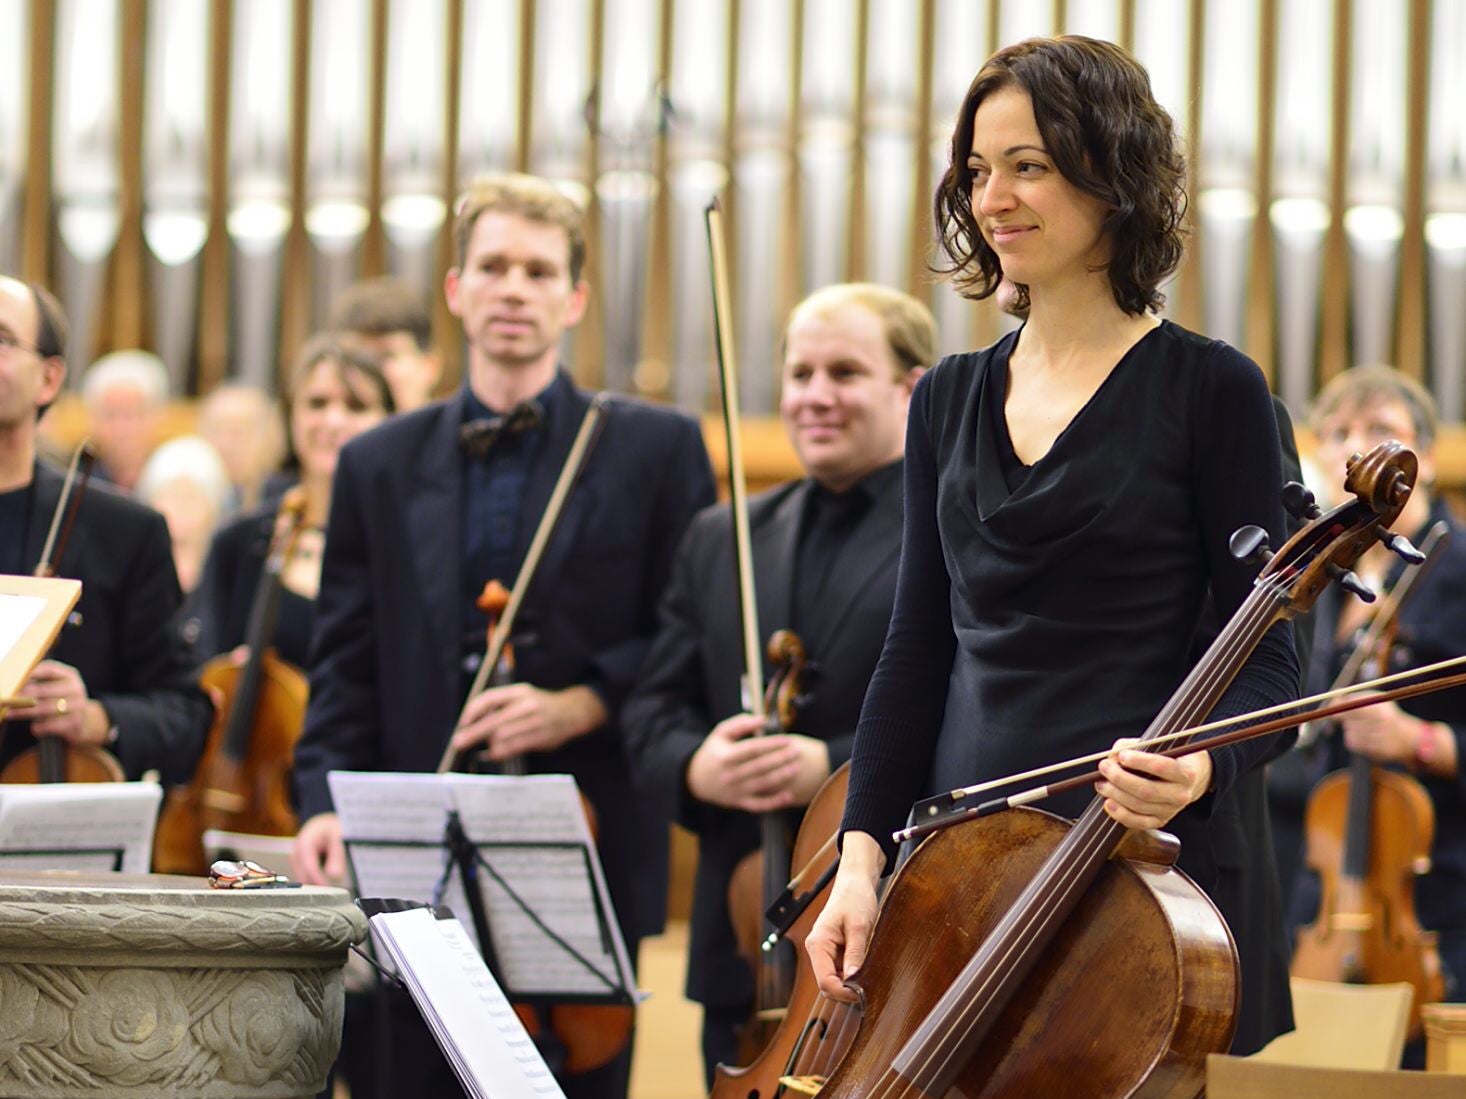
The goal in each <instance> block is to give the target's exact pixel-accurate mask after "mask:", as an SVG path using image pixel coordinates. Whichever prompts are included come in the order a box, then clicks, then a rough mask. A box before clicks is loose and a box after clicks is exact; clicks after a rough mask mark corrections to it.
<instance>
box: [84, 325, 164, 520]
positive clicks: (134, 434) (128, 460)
mask: <svg viewBox="0 0 1466 1099" xmlns="http://www.w3.org/2000/svg"><path fill="white" fill-rule="evenodd" d="M81 397H82V404H83V405H85V407H86V412H87V433H88V434H89V435H90V436H91V439H92V445H93V446H94V447H95V448H96V451H97V471H96V473H97V476H99V477H102V478H104V479H105V480H108V481H111V482H112V483H113V484H114V485H116V486H117V487H118V488H120V489H122V490H123V491H124V492H131V491H132V490H133V487H134V486H135V485H136V484H137V479H138V477H139V476H141V474H142V471H143V463H145V462H146V461H147V460H148V455H149V454H151V453H152V452H153V447H155V446H157V445H158V429H159V425H160V421H161V419H162V413H163V406H164V404H165V403H166V402H167V400H168V369H167V367H165V366H164V365H163V360H162V359H160V358H158V356H156V355H154V354H153V353H152V352H151V351H138V350H129V351H114V352H112V353H111V354H110V355H103V356H102V357H101V358H100V359H98V360H97V361H96V362H94V363H93V364H92V365H91V367H89V368H88V370H87V372H86V373H85V374H83V375H82V380H81Z"/></svg>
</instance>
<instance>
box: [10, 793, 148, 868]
mask: <svg viewBox="0 0 1466 1099" xmlns="http://www.w3.org/2000/svg"><path fill="white" fill-rule="evenodd" d="M162 801H163V789H162V787H160V786H159V785H158V784H157V783H155V782H63V783H48V784H44V785H40V786H26V785H6V786H3V787H0V866H4V867H6V868H8V869H36V870H93V871H107V870H121V871H124V872H125V873H129V874H146V873H147V872H148V870H149V868H150V866H151V864H152V858H153V828H154V826H155V825H156V824H157V820H158V806H159V805H160V804H161V803H162ZM119 856H120V859H119Z"/></svg>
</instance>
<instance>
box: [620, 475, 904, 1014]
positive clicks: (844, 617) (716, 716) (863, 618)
mask: <svg viewBox="0 0 1466 1099" xmlns="http://www.w3.org/2000/svg"><path fill="white" fill-rule="evenodd" d="M811 484H812V482H810V481H797V482H794V483H793V484H788V485H783V486H781V487H779V488H776V489H774V490H772V491H770V492H767V493H764V494H762V495H761V496H758V497H755V498H754V499H753V500H752V501H751V502H750V504H749V525H750V528H751V531H750V534H751V540H752V544H753V558H754V576H755V580H756V583H757V604H758V615H759V630H760V632H761V633H762V634H763V635H764V637H765V638H767V637H768V636H769V635H770V634H772V633H773V632H774V631H775V630H778V629H782V628H785V627H788V626H789V625H791V610H792V605H791V595H792V593H791V590H790V582H791V577H792V576H793V572H794V564H795V552H796V548H797V543H798V537H799V524H800V518H801V516H802V514H803V512H804V507H805V498H806V497H807V496H808V494H809V492H810V489H811ZM900 555H901V478H900V477H899V475H898V476H895V477H890V478H887V479H886V480H885V482H884V484H883V485H882V487H881V490H880V494H879V495H878V496H877V498H876V499H875V500H874V501H873V502H872V504H871V507H870V510H869V511H867V512H866V514H865V515H864V516H863V517H862V519H861V520H860V523H859V525H858V526H857V527H856V529H855V531H854V532H853V533H852V535H851V538H850V541H849V543H848V544H847V545H846V546H845V548H844V550H843V551H842V552H841V553H840V555H839V557H838V559H837V560H836V561H835V562H834V564H833V568H834V570H835V571H834V572H833V574H832V575H831V576H830V577H829V579H828V581H827V583H826V587H825V589H824V591H825V593H826V594H827V595H828V596H829V597H830V598H831V599H833V600H836V601H837V602H838V603H839V604H840V606H841V610H839V611H838V612H837V613H836V615H835V617H834V618H833V620H832V621H831V623H830V625H829V627H828V628H826V629H825V630H824V632H823V635H821V636H803V637H802V640H803V641H804V642H805V645H806V647H807V649H808V650H809V654H810V658H811V660H812V661H814V662H815V663H816V664H817V666H818V667H817V670H816V671H815V673H814V675H813V676H812V677H811V679H810V681H809V690H810V693H811V698H810V702H809V704H808V705H807V706H805V707H804V708H803V709H802V710H801V712H800V717H799V726H798V731H799V732H801V733H804V734H806V735H808V736H814V737H819V738H820V739H822V740H824V741H826V742H827V743H828V744H829V750H830V766H831V767H832V768H834V767H838V766H840V764H842V763H844V762H845V761H846V760H848V759H849V758H850V749H851V745H852V744H853V742H854V739H855V722H856V719H857V718H858V717H859V716H860V703H861V700H862V699H863V698H864V696H865V686H866V684H867V683H869V682H870V676H871V673H872V671H874V669H875V665H876V660H877V658H878V657H879V656H880V654H881V645H882V643H883V642H884V641H885V637H886V626H887V625H888V624H889V622H890V619H891V603H892V601H893V599H894V598H895V591H896V566H897V563H898V561H899V559H900ZM741 638H742V632H741V625H740V613H739V609H738V585H737V580H736V576H735V571H734V563H733V534H732V516H731V512H730V511H729V509H728V508H727V507H726V506H719V507H715V508H709V509H708V510H706V511H704V512H703V513H702V514H701V515H699V516H698V517H697V519H695V520H694V521H693V524H692V527H691V528H690V529H689V530H688V532H687V536H686V538H684V539H683V542H682V546H681V548H680V549H679V550H678V553H677V561H676V564H675V565H674V566H673V571H672V582H671V584H670V585H669V586H668V588H667V593H666V595H665V596H664V597H663V599H662V609H661V615H660V626H659V628H658V631H657V639H656V641H655V642H654V643H653V644H652V650H651V653H650V654H649V656H648V658H647V663H646V666H645V668H644V669H643V672H642V676H641V679H640V681H639V682H638V684H637V688H636V691H635V692H634V693H633V694H632V697H631V699H630V701H628V702H627V704H626V709H625V711H624V713H623V715H622V721H623V723H624V724H625V726H626V733H627V746H628V748H629V749H630V751H631V756H632V764H633V767H634V768H635V771H636V777H637V781H638V783H639V784H640V785H641V786H642V787H643V788H644V789H645V790H646V793H647V796H648V797H650V798H652V799H653V800H654V802H655V803H656V804H657V806H658V807H659V808H660V809H661V811H662V812H663V813H664V814H666V816H668V817H669V818H671V819H673V820H676V821H678V822H679V823H680V824H682V825H683V826H685V827H687V828H689V829H691V830H692V831H694V832H696V833H697V836H698V844H699V859H698V865H697V880H696V885H695V892H694V898H693V910H692V943H691V949H690V952H689V966H688V975H687V994H688V995H689V996H690V997H691V998H692V999H694V1000H697V1001H699V1002H701V1003H704V1004H712V1005H720V1006H736V1005H741V1004H747V1003H749V1002H751V1001H752V998H753V983H752V975H751V973H750V971H749V968H748V965H747V964H746V963H745V962H744V961H743V959H742V958H741V957H739V956H738V954H737V953H736V950H735V947H734V943H733V931H732V927H731V926H730V924H729V920H728V902H727V892H728V879H729V876H730V875H731V874H732V871H733V868H734V866H735V865H737V863H738V861H739V860H740V859H741V858H742V857H743V856H744V855H746V854H747V853H748V852H750V851H752V850H753V849H754V848H756V847H757V846H758V843H759V828H758V818H757V817H755V816H753V815H752V814H748V813H742V812H737V811H734V810H729V809H721V808H718V807H716V806H711V805H706V804H704V803H702V802H699V801H697V800H696V799H694V798H693V797H692V796H691V794H690V793H688V791H687V786H686V782H685V779H684V776H685V774H686V770H687V763H688V760H689V759H691V757H692V754H693V752H695V751H696V750H697V748H698V746H699V745H700V744H702V742H703V739H704V738H705V737H706V736H707V734H708V732H709V730H711V729H712V727H713V726H714V725H716V724H717V723H718V722H719V721H721V720H723V719H724V718H726V717H729V716H731V715H733V714H737V713H741V712H743V705H742V699H741V691H740V687H739V682H740V677H741V675H742V673H743V646H742V640H741ZM794 818H795V821H796V822H797V819H798V814H797V813H796V814H794Z"/></svg>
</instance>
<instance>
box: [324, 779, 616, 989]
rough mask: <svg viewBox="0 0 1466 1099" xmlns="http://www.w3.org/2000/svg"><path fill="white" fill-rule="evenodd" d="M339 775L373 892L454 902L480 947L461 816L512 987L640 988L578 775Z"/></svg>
mask: <svg viewBox="0 0 1466 1099" xmlns="http://www.w3.org/2000/svg"><path fill="white" fill-rule="evenodd" d="M329 782H330V785H331V796H332V798H333V800H334V801H335V804H336V810H337V812H338V814H339V815H340V817H341V828H342V835H343V836H344V838H345V840H346V844H347V850H348V852H349V854H350V860H351V866H352V871H353V873H354V874H355V877H356V885H357V889H358V892H359V894H360V895H361V896H364V897H400V898H402V899H404V900H412V901H420V902H423V903H432V904H439V905H445V906H447V907H448V908H451V909H452V910H453V912H454V913H455V914H456V915H458V916H459V917H460V918H461V919H462V921H463V924H464V931H465V933H466V934H467V935H468V936H469V940H470V942H471V943H472V945H473V946H474V948H475V949H478V948H479V947H480V945H481V944H480V943H479V941H478V935H477V934H476V932H475V929H474V928H473V926H472V921H470V919H469V913H470V912H471V907H470V904H469V898H468V895H467V892H466V891H465V883H464V880H463V875H462V874H461V873H460V872H459V869H458V867H456V866H454V865H452V863H451V857H450V855H449V852H448V850H447V848H446V847H444V846H443V843H444V829H445V824H446V821H447V818H448V814H449V813H450V812H456V813H457V814H458V819H459V821H460V823H461V824H462V827H463V831H464V833H465V834H466V836H467V838H468V840H469V841H470V842H472V843H473V844H474V846H475V847H476V848H477V849H478V856H479V858H480V859H481V860H482V862H481V864H480V865H479V866H478V867H477V874H476V877H477V889H478V896H479V897H480V898H482V902H483V908H484V916H485V922H486V924H487V925H488V927H489V929H490V936H491V939H492V942H491V945H492V947H493V956H494V960H495V961H496V964H497V966H498V973H499V976H500V978H501V979H502V980H503V982H504V984H505V986H506V987H507V988H508V990H509V992H510V994H511V995H513V996H515V997H523V996H531V997H547V998H561V997H566V996H569V997H586V996H590V997H599V996H604V995H606V994H607V993H608V992H610V991H613V990H614V989H617V988H620V989H633V988H635V978H634V977H633V975H632V970H631V962H630V957H629V955H628V954H627V951H626V945H625V942H624V941H623V939H622V937H621V934H620V931H619V927H618V925H617V923H616V917H615V911H614V909H613V907H612V905H611V897H610V892H609V890H608V889H607V887H606V880H605V875H604V873H603V871H602V869H601V863H600V858H599V856H598V855H597V853H596V849H595V845H594V843H593V841H592V839H591V836H590V830H589V828H588V827H587V825H586V820H585V812H584V809H583V808H582V805H581V801H580V795H579V793H578V791H577V790H576V787H575V782H574V780H573V779H572V778H571V777H570V776H569V775H522V776H508V775H465V774H456V773H450V774H444V775H435V774H391V773H366V772H346V771H334V772H332V773H331V775H330V777H329ZM506 887H507V888H506ZM511 891H512V892H511ZM516 898H517V899H516ZM526 910H527V911H526ZM542 925H543V926H542ZM545 928H549V929H550V930H551V931H553V932H554V935H553V936H552V935H549V934H547V933H546V931H545ZM556 937H558V938H559V939H560V940H561V941H560V942H557V941H556ZM562 943H563V944H564V945H562ZM566 945H568V946H569V947H570V948H572V950H573V953H572V952H571V950H567V949H566ZM577 954H578V955H579V957H578V958H577V957H576V955H577Z"/></svg>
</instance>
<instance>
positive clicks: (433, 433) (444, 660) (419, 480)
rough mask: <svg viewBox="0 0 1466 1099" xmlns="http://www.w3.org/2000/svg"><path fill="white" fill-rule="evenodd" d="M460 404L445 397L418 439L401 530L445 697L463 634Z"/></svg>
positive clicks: (454, 687)
mask: <svg viewBox="0 0 1466 1099" xmlns="http://www.w3.org/2000/svg"><path fill="white" fill-rule="evenodd" d="M461 417H462V411H461V405H460V403H459V402H457V401H450V402H449V403H447V404H445V405H443V406H442V407H441V409H440V410H439V413H438V419H437V422H436V423H434V424H432V425H431V426H430V427H429V428H428V430H427V432H426V433H425V435H424V437H423V441H422V451H421V459H420V460H419V461H417V462H413V463H411V465H412V466H413V467H415V474H414V477H413V479H412V480H411V481H410V482H409V490H408V498H407V506H406V509H405V511H406V519H407V530H406V531H404V532H403V535H404V537H405V538H406V539H407V542H408V545H409V546H410V547H411V554H412V560H413V564H414V567H415V569H416V572H417V576H416V581H417V589H418V591H419V592H420V593H421V599H422V603H423V606H424V608H425V610H426V612H427V629H428V633H429V636H430V637H431V638H432V642H433V649H434V651H435V652H436V653H437V654H438V655H437V657H435V658H433V659H432V660H431V665H432V666H433V667H434V668H435V669H442V670H444V671H445V672H446V674H447V676H448V683H447V686H448V687H449V694H448V697H457V691H458V681H457V679H456V678H454V672H455V671H456V669H457V668H458V665H459V660H460V656H461V654H460V652H459V647H460V645H461V644H462V638H461V637H460V636H459V633H460V631H461V621H460V609H461V608H460V603H461V601H462V598H463V588H462V580H461V575H460V574H461V571H462V565H463V459H462V457H461V454H460V450H459V445H458V425H459V422H460V420H461Z"/></svg>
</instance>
